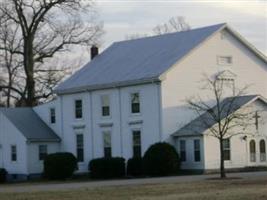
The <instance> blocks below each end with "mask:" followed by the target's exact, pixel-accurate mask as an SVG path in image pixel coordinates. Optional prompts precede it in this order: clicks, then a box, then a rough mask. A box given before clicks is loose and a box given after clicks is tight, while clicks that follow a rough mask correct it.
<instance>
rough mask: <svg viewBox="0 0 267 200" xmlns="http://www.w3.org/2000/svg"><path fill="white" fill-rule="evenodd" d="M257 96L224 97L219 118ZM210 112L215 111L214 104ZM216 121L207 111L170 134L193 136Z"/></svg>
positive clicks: (199, 133) (201, 132)
mask: <svg viewBox="0 0 267 200" xmlns="http://www.w3.org/2000/svg"><path fill="white" fill-rule="evenodd" d="M257 97H260V96H258V95H247V96H239V97H229V98H226V99H224V100H223V101H222V102H221V103H220V106H221V109H220V110H221V111H222V112H221V117H220V118H221V119H224V118H225V117H227V116H229V115H231V114H232V113H234V112H235V111H237V110H238V109H240V108H241V107H242V106H244V105H245V104H247V103H249V102H251V101H252V100H256V99H258V98H257ZM211 112H212V113H214V114H215V116H216V115H217V116H218V114H216V113H217V108H216V106H214V107H213V108H212V110H211ZM217 122H218V120H215V119H214V117H212V116H211V114H209V112H208V111H207V112H205V113H203V114H202V115H200V116H198V117H197V118H195V119H194V120H192V121H191V122H189V123H188V124H187V125H185V126H184V127H182V128H181V129H179V130H178V131H176V132H175V133H173V134H172V136H174V137H175V136H176V137H177V136H194V135H202V134H203V133H204V132H205V131H206V130H208V129H209V128H211V127H212V126H213V125H215V124H216V123H217Z"/></svg>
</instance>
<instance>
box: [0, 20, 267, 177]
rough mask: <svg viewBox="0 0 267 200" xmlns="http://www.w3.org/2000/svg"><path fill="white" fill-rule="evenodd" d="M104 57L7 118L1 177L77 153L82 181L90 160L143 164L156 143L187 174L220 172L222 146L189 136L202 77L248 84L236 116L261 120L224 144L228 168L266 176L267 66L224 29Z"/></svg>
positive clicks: (143, 43)
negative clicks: (260, 169)
mask: <svg viewBox="0 0 267 200" xmlns="http://www.w3.org/2000/svg"><path fill="white" fill-rule="evenodd" d="M97 52H98V50H97V48H92V56H93V59H92V61H91V62H89V63H88V64H86V65H85V66H84V67H83V68H82V69H81V70H79V71H77V72H76V73H75V74H74V75H72V76H71V77H70V78H68V79H67V80H66V81H64V82H63V83H61V84H60V85H59V86H58V87H57V88H56V90H55V93H56V94H57V98H56V100H53V101H51V102H49V103H46V104H43V105H40V106H36V107H34V108H1V109H0V168H5V169H6V170H7V171H8V172H9V174H11V175H12V177H13V178H27V177H29V176H34V175H38V174H40V173H42V170H43V158H44V157H45V155H46V154H49V153H54V152H60V151H61V152H72V153H73V154H74V155H76V156H77V159H78V161H79V164H78V167H79V170H78V172H86V171H88V163H89V161H90V160H91V159H94V158H99V157H110V156H113V157H116V156H119V157H124V158H125V159H129V158H131V157H133V156H142V155H143V154H144V152H145V151H146V150H147V148H148V147H149V146H150V145H151V144H154V143H156V142H159V141H167V142H169V143H171V144H172V145H174V146H175V148H176V149H177V152H178V153H179V154H180V157H181V160H182V165H181V167H182V169H189V170H202V171H209V170H216V169H219V166H220V155H219V142H218V140H217V139H215V138H214V137H212V136H210V135H209V134H208V132H209V130H208V129H203V130H201V131H199V132H198V133H195V132H191V131H190V129H188V127H191V128H192V127H193V128H194V124H196V123H197V121H198V120H199V119H198V118H199V117H198V116H196V114H195V113H194V112H192V111H191V110H190V109H189V108H188V105H187V104H186V102H185V99H187V98H190V97H191V96H194V95H200V96H204V97H205V96H206V94H205V93H204V94H203V91H202V90H201V89H200V87H201V84H202V82H201V80H202V79H203V74H206V75H207V76H209V77H217V75H218V74H222V75H223V76H224V77H222V78H224V79H225V80H231V81H232V82H234V84H235V85H236V87H243V86H244V85H247V84H250V85H251V86H250V87H249V89H248V92H247V95H246V96H242V97H239V100H238V102H239V108H238V109H243V108H245V107H246V106H252V107H253V109H254V110H255V113H256V112H257V110H263V111H264V112H261V114H260V116H257V117H255V126H254V125H253V126H252V127H250V129H249V130H250V131H251V134H249V135H247V136H246V137H244V135H242V136H241V135H236V136H234V137H232V138H231V139H229V140H227V141H225V144H224V152H225V165H226V168H234V169H240V168H244V167H253V166H265V167H267V159H266V158H267V157H266V148H267V146H266V145H267V123H266V122H267V101H266V99H265V98H267V59H266V57H265V55H263V54H262V53H261V52H259V51H258V50H257V49H256V48H255V47H253V46H252V45H251V44H249V43H248V42H247V41H246V40H245V39H244V38H243V37H242V36H240V35H239V34H238V33H237V32H235V31H234V30H233V29H232V28H230V27H229V26H228V25H227V24H218V25H213V26H208V27H203V28H197V29H193V30H189V31H184V32H178V33H170V34H165V35H160V36H153V37H146V38H140V39H134V40H128V41H121V42H115V43H114V44H112V45H111V46H110V47H109V48H107V49H106V50H105V51H103V52H102V53H101V54H99V55H97ZM208 100H210V101H212V99H207V101H208ZM204 115H205V113H204ZM258 118H261V120H260V123H258V122H259V120H258ZM264 122H265V123H264ZM213 125H215V124H211V126H213Z"/></svg>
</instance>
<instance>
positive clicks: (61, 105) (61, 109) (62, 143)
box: [60, 95, 65, 152]
mask: <svg viewBox="0 0 267 200" xmlns="http://www.w3.org/2000/svg"><path fill="white" fill-rule="evenodd" d="M60 115H61V121H60V123H61V137H62V138H61V142H60V150H61V152H62V151H63V146H64V143H65V140H64V125H63V122H64V115H63V97H62V95H60Z"/></svg>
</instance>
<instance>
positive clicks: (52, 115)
mask: <svg viewBox="0 0 267 200" xmlns="http://www.w3.org/2000/svg"><path fill="white" fill-rule="evenodd" d="M50 123H51V124H55V123H56V109H55V108H50Z"/></svg>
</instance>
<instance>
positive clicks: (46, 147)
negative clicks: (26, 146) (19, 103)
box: [38, 144, 48, 161]
mask: <svg viewBox="0 0 267 200" xmlns="http://www.w3.org/2000/svg"><path fill="white" fill-rule="evenodd" d="M40 147H45V149H46V153H45V154H46V155H45V156H47V155H48V145H47V144H40V145H38V159H39V161H43V160H44V158H45V156H44V157H43V158H42V156H41V151H40V150H41V148H40Z"/></svg>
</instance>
